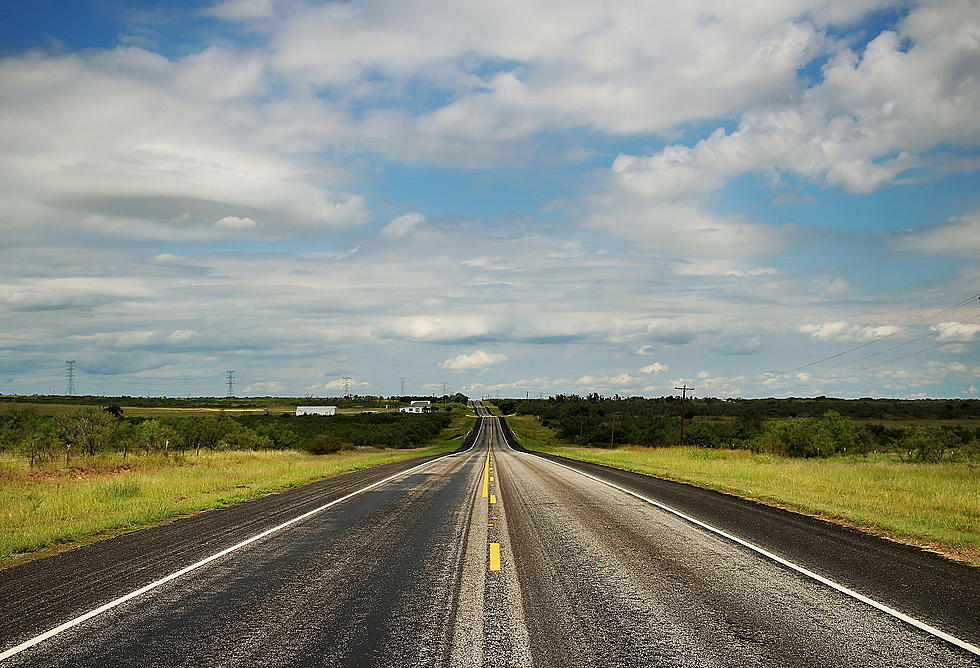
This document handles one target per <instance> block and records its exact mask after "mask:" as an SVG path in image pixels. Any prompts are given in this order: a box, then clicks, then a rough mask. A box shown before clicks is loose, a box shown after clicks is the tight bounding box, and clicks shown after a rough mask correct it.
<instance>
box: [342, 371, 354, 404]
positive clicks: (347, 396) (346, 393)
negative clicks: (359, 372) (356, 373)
mask: <svg viewBox="0 0 980 668" xmlns="http://www.w3.org/2000/svg"><path fill="white" fill-rule="evenodd" d="M352 380H354V379H353V378H351V377H350V376H344V399H350V382H351V381H352Z"/></svg>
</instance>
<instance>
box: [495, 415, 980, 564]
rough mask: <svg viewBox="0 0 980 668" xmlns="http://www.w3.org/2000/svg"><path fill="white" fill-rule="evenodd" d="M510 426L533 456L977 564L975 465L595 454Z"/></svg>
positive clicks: (518, 424)
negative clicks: (736, 499) (737, 500)
mask: <svg viewBox="0 0 980 668" xmlns="http://www.w3.org/2000/svg"><path fill="white" fill-rule="evenodd" d="M835 419H836V418H835ZM507 420H508V423H509V424H510V426H511V428H512V429H513V430H514V432H515V433H516V434H517V435H518V437H519V438H520V442H521V445H522V446H524V447H526V448H527V449H529V450H536V451H540V452H548V453H552V454H557V455H561V456H563V457H569V458H571V459H579V460H582V461H588V462H594V463H597V464H604V465H606V466H613V467H616V468H621V469H626V470H629V471H636V472H639V473H645V474H648V475H654V476H657V477H661V478H667V479H670V480H677V481H681V482H687V483H692V484H695V485H698V486H701V487H707V488H709V489H715V490H718V491H722V492H726V493H729V494H734V495H736V496H741V497H744V498H750V499H754V500H757V501H761V502H763V503H767V504H769V505H774V506H778V507H781V508H786V509H788V510H793V511H796V512H801V513H805V514H808V515H813V516H816V517H821V518H823V519H827V520H830V521H833V522H837V523H840V524H846V525H848V526H853V527H856V528H860V529H863V530H866V531H869V532H872V533H876V534H878V535H881V536H885V537H888V538H891V539H894V540H898V541H901V542H905V543H908V544H911V545H918V546H920V547H924V548H927V549H931V550H934V551H937V552H940V553H942V554H945V555H947V556H949V557H952V558H954V559H959V560H961V561H966V562H969V563H972V564H974V565H977V566H980V467H978V466H977V464H976V463H974V462H972V461H969V460H960V461H952V460H944V461H942V462H922V461H912V460H910V459H908V458H904V459H903V458H902V457H900V456H899V454H898V453H896V452H878V453H873V452H868V453H863V454H836V455H833V456H825V457H794V456H789V455H788V454H786V453H782V454H777V453H775V452H761V451H753V450H751V449H730V448H703V447H691V446H686V447H649V446H644V445H621V446H617V447H614V448H610V447H609V446H608V444H605V447H601V448H597V447H588V446H581V445H576V444H574V443H570V442H568V441H566V440H565V439H562V438H561V437H560V436H559V434H558V433H557V432H556V430H554V429H551V428H549V427H546V426H544V425H543V424H542V422H541V421H540V420H538V419H536V418H535V417H533V416H516V417H508V419H507ZM791 433H792V432H791Z"/></svg>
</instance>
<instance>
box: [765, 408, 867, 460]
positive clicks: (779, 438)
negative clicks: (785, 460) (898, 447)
mask: <svg viewBox="0 0 980 668" xmlns="http://www.w3.org/2000/svg"><path fill="white" fill-rule="evenodd" d="M857 444H858V439H857V430H856V429H855V428H854V423H853V422H851V421H850V420H848V419H847V418H844V417H841V415H840V414H839V413H836V412H834V411H827V412H826V413H824V414H823V415H821V416H820V417H817V418H786V419H784V420H778V421H771V422H767V423H766V426H765V431H764V432H763V433H762V436H760V437H759V439H758V441H756V447H755V449H756V450H757V451H761V452H773V453H776V454H780V455H786V456H788V457H807V458H810V457H830V456H832V455H835V454H838V453H842V452H847V451H852V452H853V451H854V450H855V447H856V446H857Z"/></svg>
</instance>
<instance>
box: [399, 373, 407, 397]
mask: <svg viewBox="0 0 980 668" xmlns="http://www.w3.org/2000/svg"><path fill="white" fill-rule="evenodd" d="M399 380H401V382H402V396H403V397H404V396H405V380H406V379H405V376H402V377H401V378H399Z"/></svg>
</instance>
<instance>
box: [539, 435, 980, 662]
mask: <svg viewBox="0 0 980 668" xmlns="http://www.w3.org/2000/svg"><path fill="white" fill-rule="evenodd" d="M531 454H536V453H531ZM538 456H539V455H538ZM541 459H545V461H548V462H551V463H552V464H554V465H555V466H560V467H562V468H565V469H568V470H569V471H574V472H575V473H578V474H579V475H582V476H585V477H586V478H589V479H591V480H595V481H596V482H600V483H602V484H603V485H608V486H609V487H612V488H613V489H618V490H619V491H620V492H624V493H626V494H629V495H630V496H633V497H636V498H637V499H640V500H641V501H646V502H647V503H649V504H650V505H652V506H656V507H657V508H660V509H661V510H665V511H667V512H668V513H670V514H672V515H676V516H677V517H680V518H681V519H683V520H687V521H688V522H690V523H691V524H696V525H697V526H699V527H701V528H702V529H707V530H708V531H710V532H712V533H714V534H717V535H719V536H721V537H723V538H727V539H728V540H731V541H734V542H736V543H738V544H739V545H741V546H742V547H747V548H748V549H750V550H752V551H753V552H756V553H757V554H761V555H762V556H764V557H766V558H767V559H771V560H772V561H775V562H776V563H778V564H782V565H783V566H786V567H787V568H789V569H792V570H794V571H796V572H797V573H800V574H801V575H805V576H806V577H808V578H812V579H813V580H816V581H817V582H820V583H822V584H825V585H827V586H828V587H830V588H831V589H836V590H837V591H839V592H840V593H842V594H844V595H846V596H850V597H851V598H853V599H856V600H858V601H861V602H862V603H865V604H867V605H870V606H871V607H872V608H876V609H877V610H880V611H881V612H884V613H885V614H887V615H891V616H892V617H894V618H895V619H899V620H901V621H903V622H905V623H906V624H910V625H911V626H914V627H915V628H917V629H920V630H922V631H925V632H926V633H929V634H931V635H934V636H936V637H937V638H940V639H942V640H945V641H946V642H948V643H950V644H951V645H956V646H957V647H959V648H961V649H965V650H966V651H967V652H970V653H972V654H976V655H977V656H980V647H977V646H976V645H971V644H970V643H968V642H966V641H965V640H960V639H959V638H957V637H956V636H951V635H950V634H948V633H945V632H943V631H940V630H939V629H937V628H936V627H934V626H930V625H929V624H926V623H925V622H922V621H919V620H918V619H916V618H915V617H910V616H909V615H906V614H905V613H904V612H899V611H898V610H896V609H895V608H892V607H890V606H888V605H885V604H884V603H879V602H878V601H876V600H874V599H873V598H868V597H867V596H865V595H864V594H859V593H858V592H856V591H854V590H853V589H849V588H847V587H845V586H844V585H842V584H838V583H836V582H834V581H833V580H830V579H828V578H825V577H824V576H822V575H819V574H817V573H814V572H813V571H811V570H809V569H806V568H804V567H803V566H799V565H797V564H794V563H793V562H792V561H788V560H786V559H784V558H782V557H780V556H779V555H776V554H773V553H772V552H770V551H768V550H766V549H765V548H762V547H759V546H758V545H755V544H753V543H750V542H748V541H746V540H742V539H741V538H739V537H738V536H733V535H732V534H730V533H728V532H726V531H722V530H721V529H718V528H717V527H713V526H711V525H710V524H705V523H704V522H702V521H701V520H698V519H695V518H694V517H691V516H690V515H688V514H686V513H683V512H681V511H679V510H677V509H675V508H671V507H670V506H668V505H665V504H663V503H660V502H659V501H654V500H653V499H651V498H648V497H645V496H643V495H642V494H637V493H636V492H634V491H632V490H629V489H626V488H625V487H620V486H619V485H617V484H615V483H611V482H609V481H607V480H603V479H602V478H598V477H596V476H594V475H590V474H588V473H585V472H583V471H579V470H578V469H576V468H574V467H572V466H567V465H565V464H559V463H558V462H556V461H553V460H551V459H546V458H544V457H541Z"/></svg>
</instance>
